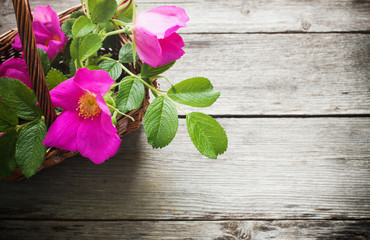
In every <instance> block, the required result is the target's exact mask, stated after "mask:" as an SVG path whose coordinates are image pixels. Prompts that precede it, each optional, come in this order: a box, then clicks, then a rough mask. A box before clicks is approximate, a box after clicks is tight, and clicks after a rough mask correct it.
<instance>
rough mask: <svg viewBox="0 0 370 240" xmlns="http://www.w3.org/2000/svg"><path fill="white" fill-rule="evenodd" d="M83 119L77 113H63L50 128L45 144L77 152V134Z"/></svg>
mask: <svg viewBox="0 0 370 240" xmlns="http://www.w3.org/2000/svg"><path fill="white" fill-rule="evenodd" d="M81 119H82V118H80V117H79V116H78V112H77V111H66V110H65V111H63V112H62V113H61V114H60V115H59V116H58V117H57V119H56V120H55V121H54V123H53V124H52V125H51V126H50V128H49V131H48V133H47V134H46V137H45V140H44V142H43V144H44V145H45V146H49V147H56V148H61V149H64V150H67V151H72V152H76V151H77V132H78V129H79V127H80V124H81Z"/></svg>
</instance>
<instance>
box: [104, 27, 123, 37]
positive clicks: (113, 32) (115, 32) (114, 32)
mask: <svg viewBox="0 0 370 240" xmlns="http://www.w3.org/2000/svg"><path fill="white" fill-rule="evenodd" d="M125 32H126V29H119V30H116V31H112V32H109V33H106V34H105V35H104V37H108V36H111V35H115V34H120V33H125Z"/></svg>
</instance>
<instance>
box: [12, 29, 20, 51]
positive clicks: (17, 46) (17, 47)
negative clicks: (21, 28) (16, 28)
mask: <svg viewBox="0 0 370 240" xmlns="http://www.w3.org/2000/svg"><path fill="white" fill-rule="evenodd" d="M12 47H13V48H14V49H15V50H17V51H22V42H21V38H20V37H19V33H18V34H17V35H15V36H14V43H12Z"/></svg>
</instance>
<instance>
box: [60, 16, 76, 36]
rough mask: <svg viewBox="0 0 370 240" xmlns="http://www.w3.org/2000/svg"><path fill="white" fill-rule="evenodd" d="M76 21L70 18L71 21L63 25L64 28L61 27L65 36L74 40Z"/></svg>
mask: <svg viewBox="0 0 370 240" xmlns="http://www.w3.org/2000/svg"><path fill="white" fill-rule="evenodd" d="M75 21H76V19H74V18H70V19H68V20H66V21H65V22H64V23H63V25H62V27H61V29H62V31H63V32H64V34H65V35H66V36H67V37H69V38H73V35H72V26H73V24H74V23H75Z"/></svg>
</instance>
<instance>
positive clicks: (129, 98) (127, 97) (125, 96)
mask: <svg viewBox="0 0 370 240" xmlns="http://www.w3.org/2000/svg"><path fill="white" fill-rule="evenodd" d="M125 80H126V81H127V82H124V83H121V84H120V85H119V89H118V95H117V99H116V105H117V108H118V109H119V110H120V111H121V112H123V113H126V112H129V111H131V110H133V109H137V108H139V107H140V106H141V104H142V103H143V100H144V97H145V86H144V84H143V83H142V82H141V81H140V80H139V79H136V78H135V77H132V76H128V77H125V78H124V79H122V81H125ZM130 80H131V81H130Z"/></svg>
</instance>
